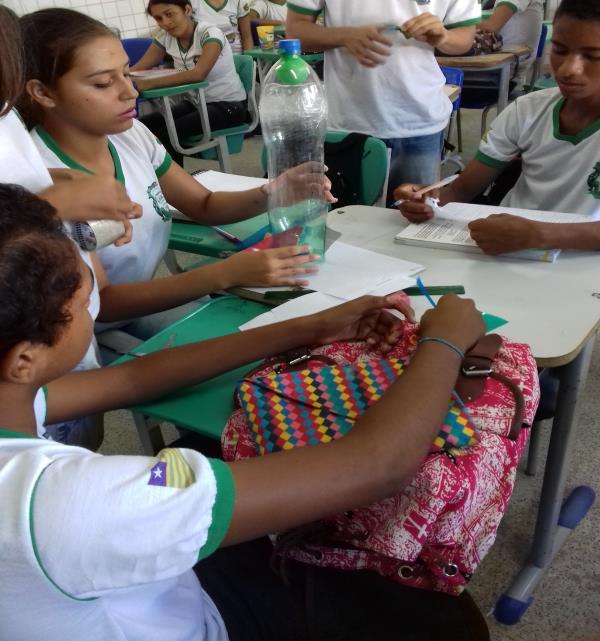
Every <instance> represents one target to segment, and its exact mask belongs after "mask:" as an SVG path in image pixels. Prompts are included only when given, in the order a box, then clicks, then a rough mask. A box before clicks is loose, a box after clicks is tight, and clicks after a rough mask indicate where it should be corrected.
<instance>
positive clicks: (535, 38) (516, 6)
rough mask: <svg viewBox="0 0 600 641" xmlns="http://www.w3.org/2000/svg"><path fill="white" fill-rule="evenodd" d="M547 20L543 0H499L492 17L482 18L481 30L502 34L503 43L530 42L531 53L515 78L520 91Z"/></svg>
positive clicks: (515, 85)
mask: <svg viewBox="0 0 600 641" xmlns="http://www.w3.org/2000/svg"><path fill="white" fill-rule="evenodd" d="M543 19H544V0H496V3H495V5H494V11H493V13H492V15H491V16H490V17H489V18H486V19H485V20H482V21H481V24H480V25H479V28H480V29H483V30H485V31H494V32H495V33H500V35H501V36H502V42H503V46H505V47H510V46H512V45H527V46H528V47H529V50H530V51H531V54H530V55H529V57H528V58H526V59H525V60H521V61H520V62H519V69H518V71H517V73H516V75H515V76H514V78H512V81H511V83H512V91H513V92H521V93H522V91H523V87H524V84H525V82H526V81H527V74H528V72H529V70H530V69H531V65H532V64H533V62H534V60H535V56H536V53H537V48H538V44H539V40H540V33H541V31H542V21H543Z"/></svg>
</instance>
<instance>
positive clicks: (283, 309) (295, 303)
mask: <svg viewBox="0 0 600 641" xmlns="http://www.w3.org/2000/svg"><path fill="white" fill-rule="evenodd" d="M342 302H343V301H341V300H340V299H339V298H335V297H334V296H327V295H326V294H321V292H314V293H312V294H306V296H300V297H299V298H292V299H291V300H289V301H288V302H286V303H283V304H282V305H279V306H277V307H274V308H273V309H272V310H271V311H268V312H265V313H264V314H261V315H260V316H257V317H256V318H253V319H252V320H250V321H248V322H247V323H244V324H243V325H240V330H241V331H244V330H247V329H254V328H255V327H263V326H264V325H271V324H272V323H278V322H280V321H284V320H289V319H291V318H299V317H300V316H308V315H309V314H316V313H317V312H320V311H322V310H324V309H329V308H330V307H335V306H336V305H340V304H341V303H342Z"/></svg>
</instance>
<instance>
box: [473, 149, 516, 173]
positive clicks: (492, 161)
mask: <svg viewBox="0 0 600 641" xmlns="http://www.w3.org/2000/svg"><path fill="white" fill-rule="evenodd" d="M475 160H479V162H481V163H483V164H484V165H487V166H488V167H493V168H494V169H502V168H503V167H506V165H508V164H510V161H508V160H497V159H496V158H492V157H491V156H488V155H487V154H484V153H483V151H478V152H477V153H476V154H475Z"/></svg>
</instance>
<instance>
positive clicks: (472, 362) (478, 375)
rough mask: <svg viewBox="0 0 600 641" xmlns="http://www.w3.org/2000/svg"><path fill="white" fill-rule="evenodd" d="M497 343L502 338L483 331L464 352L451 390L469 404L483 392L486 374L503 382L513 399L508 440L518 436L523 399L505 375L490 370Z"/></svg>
mask: <svg viewBox="0 0 600 641" xmlns="http://www.w3.org/2000/svg"><path fill="white" fill-rule="evenodd" d="M501 346H502V338H501V337H500V336H499V335H498V334H487V335H486V336H483V337H482V338H481V339H480V340H479V341H477V343H476V344H475V345H474V347H473V348H472V349H470V350H469V351H468V352H467V353H466V354H465V359H464V360H463V364H462V367H461V370H460V373H459V375H458V379H457V381H456V387H455V390H456V393H457V394H458V395H459V396H460V398H461V399H462V400H463V401H464V402H465V403H469V402H471V401H474V400H476V399H478V398H479V397H480V396H481V395H482V394H483V391H484V388H485V380H486V378H487V377H488V376H489V377H490V378H493V379H495V380H497V381H500V382H501V383H503V384H504V385H506V387H508V388H509V389H510V391H511V392H512V395H513V397H514V399H515V415H514V417H513V420H512V423H511V426H510V431H509V434H508V437H509V438H510V439H512V440H515V439H516V438H517V437H518V436H519V431H520V429H521V425H522V424H523V416H524V413H525V400H524V398H523V392H522V391H521V390H520V389H519V387H518V385H516V384H515V383H514V382H513V381H511V380H510V379H509V378H507V377H506V376H503V375H502V374H498V373H497V372H494V371H493V370H492V361H493V360H494V358H495V357H496V354H497V353H498V352H499V350H500V347H501Z"/></svg>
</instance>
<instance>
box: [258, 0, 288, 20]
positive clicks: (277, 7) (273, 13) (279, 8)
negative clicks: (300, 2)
mask: <svg viewBox="0 0 600 641" xmlns="http://www.w3.org/2000/svg"><path fill="white" fill-rule="evenodd" d="M250 10H251V11H254V12H255V13H256V15H257V16H258V18H259V20H280V21H281V22H285V19H286V18H287V7H286V6H285V5H284V4H276V3H275V2H269V0H251V2H250Z"/></svg>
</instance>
